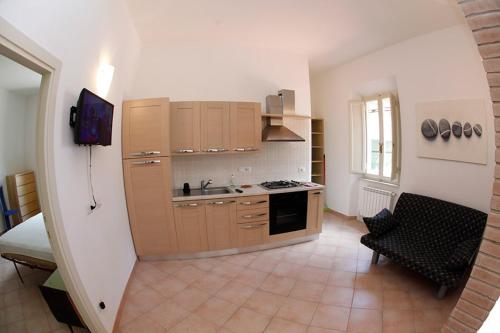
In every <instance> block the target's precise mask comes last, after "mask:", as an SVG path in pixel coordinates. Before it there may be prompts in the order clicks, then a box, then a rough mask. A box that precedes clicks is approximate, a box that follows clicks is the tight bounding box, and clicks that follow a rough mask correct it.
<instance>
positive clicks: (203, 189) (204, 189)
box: [201, 179, 212, 191]
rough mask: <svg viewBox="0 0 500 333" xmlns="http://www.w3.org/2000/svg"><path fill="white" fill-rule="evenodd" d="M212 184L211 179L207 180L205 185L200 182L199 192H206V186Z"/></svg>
mask: <svg viewBox="0 0 500 333" xmlns="http://www.w3.org/2000/svg"><path fill="white" fill-rule="evenodd" d="M210 184H212V179H209V180H207V182H206V183H205V181H204V180H202V181H201V190H202V191H206V190H207V186H208V185H210Z"/></svg>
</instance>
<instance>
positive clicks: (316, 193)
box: [313, 192, 321, 195]
mask: <svg viewBox="0 0 500 333" xmlns="http://www.w3.org/2000/svg"><path fill="white" fill-rule="evenodd" d="M313 194H314V195H318V194H321V192H314V193H313Z"/></svg>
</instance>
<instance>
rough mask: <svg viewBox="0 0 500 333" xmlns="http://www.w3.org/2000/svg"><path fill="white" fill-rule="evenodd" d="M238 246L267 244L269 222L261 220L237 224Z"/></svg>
mask: <svg viewBox="0 0 500 333" xmlns="http://www.w3.org/2000/svg"><path fill="white" fill-rule="evenodd" d="M237 227H238V230H237V244H238V247H246V246H253V245H259V244H265V243H267V242H268V241H269V222H267V221H260V222H252V223H241V224H238V225H237Z"/></svg>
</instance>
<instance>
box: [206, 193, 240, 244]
mask: <svg viewBox="0 0 500 333" xmlns="http://www.w3.org/2000/svg"><path fill="white" fill-rule="evenodd" d="M206 218H207V234H208V248H209V249H210V250H223V249H230V248H233V247H236V200H235V199H223V200H222V199H220V200H209V201H207V202H206Z"/></svg>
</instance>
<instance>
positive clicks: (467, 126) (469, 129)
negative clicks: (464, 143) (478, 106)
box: [464, 122, 472, 138]
mask: <svg viewBox="0 0 500 333" xmlns="http://www.w3.org/2000/svg"><path fill="white" fill-rule="evenodd" d="M464 135H465V137H467V138H470V137H471V136H472V126H471V124H469V123H468V122H466V123H465V124H464Z"/></svg>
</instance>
